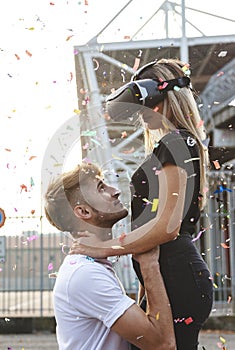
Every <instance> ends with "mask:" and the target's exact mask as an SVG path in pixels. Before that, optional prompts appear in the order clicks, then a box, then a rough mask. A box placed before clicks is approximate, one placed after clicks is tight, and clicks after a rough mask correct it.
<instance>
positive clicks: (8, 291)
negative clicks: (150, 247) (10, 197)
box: [0, 172, 235, 318]
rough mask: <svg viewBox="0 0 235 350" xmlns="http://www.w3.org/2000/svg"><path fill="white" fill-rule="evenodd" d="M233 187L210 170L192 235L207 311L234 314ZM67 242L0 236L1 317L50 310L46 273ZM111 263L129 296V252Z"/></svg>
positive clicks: (34, 235)
mask: <svg viewBox="0 0 235 350" xmlns="http://www.w3.org/2000/svg"><path fill="white" fill-rule="evenodd" d="M234 188H235V183H234V179H233V177H232V173H231V172H224V173H222V172H214V173H211V174H210V188H209V192H208V193H210V195H209V197H210V198H209V202H208V207H207V208H206V210H205V211H204V213H203V215H202V217H201V221H200V227H199V228H198V235H197V236H198V239H196V240H195V244H196V245H197V246H198V248H199V250H200V251H201V254H202V256H203V257H204V259H205V260H206V261H207V263H208V265H209V267H210V269H211V272H212V277H213V283H214V299H215V304H214V309H213V313H212V315H213V314H214V315H217V314H221V313H222V314H224V315H231V314H235V304H234V298H235V250H234V246H235V244H234V241H235V230H234V226H235V225H234V222H235V215H234V214H235V205H234V204H235V197H234ZM16 224H17V223H16ZM199 236H200V237H199ZM70 244H71V241H70V240H69V238H68V237H67V236H66V235H64V234H63V233H61V232H60V233H48V234H44V233H38V232H36V231H26V232H23V234H22V235H21V236H18V235H17V236H12V235H9V236H7V237H6V236H0V252H1V254H2V255H3V252H4V251H5V252H4V257H2V262H1V263H0V310H1V317H5V318H10V317H29V316H30V317H32V316H35V317H39V316H40V317H42V316H53V305H52V289H53V286H54V282H55V279H54V278H52V277H53V275H54V274H55V273H56V272H57V271H58V269H59V266H60V264H61V262H62V261H63V259H64V257H65V255H66V254H67V252H68V249H69V248H68V247H69V246H70ZM232 247H233V249H232ZM114 265H115V268H116V271H117V274H118V275H119V277H120V280H121V281H122V283H123V285H124V287H125V289H126V291H127V293H128V294H130V295H132V296H133V297H135V296H136V293H137V289H138V283H137V279H136V277H135V274H134V272H133V269H132V264H131V258H130V256H123V257H121V258H120V259H119V260H118V261H117V262H116V263H115V264H114Z"/></svg>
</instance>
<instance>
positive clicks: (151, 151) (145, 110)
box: [72, 59, 213, 350]
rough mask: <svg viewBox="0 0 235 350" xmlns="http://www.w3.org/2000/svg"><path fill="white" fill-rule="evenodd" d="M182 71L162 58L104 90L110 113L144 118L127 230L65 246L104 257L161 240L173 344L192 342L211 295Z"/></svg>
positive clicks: (182, 348)
mask: <svg viewBox="0 0 235 350" xmlns="http://www.w3.org/2000/svg"><path fill="white" fill-rule="evenodd" d="M189 73H190V71H189V67H188V65H185V64H184V63H183V62H181V61H179V60H175V59H161V60H159V61H155V62H151V63H149V64H147V65H146V66H144V67H143V68H141V69H140V70H138V71H137V72H136V73H135V75H134V76H133V78H132V81H131V82H130V83H128V84H126V85H124V86H123V87H121V88H120V89H118V90H117V91H116V92H115V93H113V94H112V95H110V96H109V97H108V99H107V108H108V113H109V114H110V115H111V117H112V118H116V119H117V118H120V116H123V115H126V116H128V113H133V112H135V114H138V115H139V116H140V118H142V121H143V123H144V126H145V145H146V150H147V153H148V155H147V157H146V159H145V160H144V162H143V163H142V164H141V166H140V167H139V168H138V169H137V170H136V171H135V173H134V174H133V176H132V182H131V193H132V203H131V208H132V231H131V232H130V233H128V235H124V234H123V235H122V236H121V237H120V238H117V239H114V240H111V241H109V242H95V241H94V240H93V238H92V237H87V238H86V237H84V238H81V239H80V242H79V243H78V244H77V245H75V246H74V247H73V249H72V252H74V251H76V252H82V253H84V252H85V253H86V254H88V255H91V256H93V257H103V256H112V255H124V254H135V253H139V252H143V251H147V250H149V249H151V248H153V247H155V246H156V245H158V244H160V245H161V248H160V260H159V262H160V266H161V273H162V276H163V279H164V282H165V286H166V290H167V293H168V296H169V299H170V303H171V308H172V313H173V319H174V327H175V335H176V342H177V349H178V350H195V349H197V348H198V334H199V331H200V329H201V328H202V325H203V323H204V322H205V321H206V319H207V318H208V316H209V314H210V311H211V308H212V295H213V285H212V279H211V277H210V272H209V270H208V267H207V265H206V263H205V262H204V260H203V259H202V257H201V255H200V253H199V252H198V250H197V248H196V247H195V245H194V242H193V240H192V235H193V234H195V233H196V223H197V222H198V219H199V217H200V210H201V209H203V207H204V205H205V200H206V197H205V193H206V168H207V166H208V153H207V148H206V146H205V145H204V144H203V141H204V140H205V138H206V136H205V131H204V130H203V123H202V121H201V119H200V116H199V112H198V109H197V105H196V102H195V99H194V96H193V92H192V90H191V84H190V78H189V77H188V75H189ZM157 135H158V139H157V138H156V137H157ZM133 266H134V269H135V271H136V274H137V276H138V278H139V281H140V284H141V288H140V291H139V301H140V300H141V298H142V297H143V295H144V285H143V279H142V276H141V271H140V268H139V264H138V263H137V262H136V261H135V260H133ZM142 307H143V308H144V307H145V306H144V299H143V302H142ZM133 349H134V347H133Z"/></svg>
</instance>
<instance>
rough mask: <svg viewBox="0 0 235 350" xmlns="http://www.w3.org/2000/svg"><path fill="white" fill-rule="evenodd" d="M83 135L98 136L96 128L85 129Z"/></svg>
mask: <svg viewBox="0 0 235 350" xmlns="http://www.w3.org/2000/svg"><path fill="white" fill-rule="evenodd" d="M81 136H96V131H95V130H87V131H83V132H82V134H81Z"/></svg>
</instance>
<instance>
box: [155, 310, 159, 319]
mask: <svg viewBox="0 0 235 350" xmlns="http://www.w3.org/2000/svg"><path fill="white" fill-rule="evenodd" d="M155 318H156V320H157V321H158V320H159V318H160V312H159V311H158V313H157V314H156V316H155Z"/></svg>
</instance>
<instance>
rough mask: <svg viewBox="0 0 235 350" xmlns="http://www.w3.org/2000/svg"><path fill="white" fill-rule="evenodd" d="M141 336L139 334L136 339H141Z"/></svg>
mask: <svg viewBox="0 0 235 350" xmlns="http://www.w3.org/2000/svg"><path fill="white" fill-rule="evenodd" d="M143 337H144V336H143V335H139V336H138V337H137V338H136V339H137V340H139V339H141V338H143Z"/></svg>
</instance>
